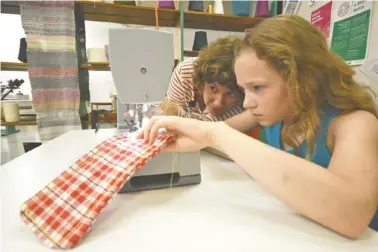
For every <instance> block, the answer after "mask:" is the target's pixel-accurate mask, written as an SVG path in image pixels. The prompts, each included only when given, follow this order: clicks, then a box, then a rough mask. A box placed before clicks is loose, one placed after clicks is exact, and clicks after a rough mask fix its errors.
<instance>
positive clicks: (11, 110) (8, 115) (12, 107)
mask: <svg viewBox="0 0 378 252" xmlns="http://www.w3.org/2000/svg"><path fill="white" fill-rule="evenodd" d="M3 109H4V119H5V121H6V122H18V121H20V107H19V105H18V104H17V103H15V102H7V103H4V104H3Z"/></svg>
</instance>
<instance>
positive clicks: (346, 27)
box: [331, 0, 373, 65]
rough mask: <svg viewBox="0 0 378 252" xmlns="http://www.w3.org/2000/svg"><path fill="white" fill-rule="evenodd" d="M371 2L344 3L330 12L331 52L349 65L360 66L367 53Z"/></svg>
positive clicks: (362, 0)
mask: <svg viewBox="0 0 378 252" xmlns="http://www.w3.org/2000/svg"><path fill="white" fill-rule="evenodd" d="M372 6H373V1H367V0H359V1H345V2H343V3H342V4H340V5H339V6H338V7H337V8H333V10H332V19H333V20H332V24H333V25H332V27H333V28H332V38H331V50H332V51H334V52H336V53H337V54H338V55H340V56H341V57H342V58H343V59H344V60H345V62H346V63H347V64H349V65H360V64H363V63H364V60H365V58H366V55H367V51H368V42H369V33H370V29H371V28H370V27H371V16H372Z"/></svg>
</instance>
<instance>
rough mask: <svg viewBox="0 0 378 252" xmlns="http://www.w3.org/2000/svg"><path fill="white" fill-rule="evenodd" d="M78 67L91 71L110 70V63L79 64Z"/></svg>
mask: <svg viewBox="0 0 378 252" xmlns="http://www.w3.org/2000/svg"><path fill="white" fill-rule="evenodd" d="M80 68H84V69H88V70H91V71H110V65H105V64H104V65H88V64H84V65H81V66H80Z"/></svg>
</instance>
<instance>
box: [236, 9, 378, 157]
mask: <svg viewBox="0 0 378 252" xmlns="http://www.w3.org/2000/svg"><path fill="white" fill-rule="evenodd" d="M251 49H252V50H253V51H254V52H255V53H256V55H257V56H258V58H259V59H261V60H264V61H266V62H268V63H269V64H270V65H271V66H273V67H274V68H275V69H276V71H277V72H279V73H280V74H281V76H282V77H283V79H284V80H285V81H286V86H287V90H288V94H289V98H290V100H292V101H293V102H294V104H295V107H296V110H295V112H294V113H293V115H292V119H293V120H292V121H293V122H294V123H292V124H291V125H290V126H289V127H287V128H285V129H284V131H283V132H282V140H283V141H284V142H285V143H287V144H288V145H290V146H291V147H293V148H294V149H296V150H297V151H298V143H297V141H296V140H295V138H294V135H296V134H298V133H299V134H300V133H302V134H304V135H305V137H306V141H307V144H308V146H309V148H308V153H307V158H309V157H311V154H312V152H313V150H314V148H315V146H314V142H315V136H316V132H317V130H318V128H319V127H320V118H319V115H320V112H321V110H322V108H323V107H324V106H325V105H331V106H333V107H336V108H339V109H341V110H343V111H345V112H350V111H354V110H365V111H368V112H370V113H372V114H373V115H375V116H376V117H377V118H378V111H377V106H376V104H375V102H374V98H373V96H372V90H371V89H368V88H367V87H363V86H362V85H360V84H359V83H357V82H356V81H355V79H354V78H353V76H354V74H355V73H354V71H353V69H351V68H350V67H349V66H348V65H347V64H346V63H345V62H344V60H343V59H342V58H341V57H339V56H338V55H337V54H336V53H334V52H332V51H330V50H329V48H328V44H327V41H326V39H325V38H324V36H323V34H322V33H321V32H320V31H319V30H318V29H317V28H315V27H314V26H312V25H311V24H310V23H309V22H308V21H307V20H305V19H303V18H302V17H300V16H298V15H279V16H275V17H272V18H269V19H265V20H264V21H262V22H261V23H259V24H258V25H257V26H256V29H255V30H254V31H253V33H251V34H249V35H248V36H247V37H246V38H245V39H244V41H243V42H242V43H241V44H240V46H239V47H238V48H237V49H236V54H237V55H239V54H241V53H242V52H243V51H244V50H251Z"/></svg>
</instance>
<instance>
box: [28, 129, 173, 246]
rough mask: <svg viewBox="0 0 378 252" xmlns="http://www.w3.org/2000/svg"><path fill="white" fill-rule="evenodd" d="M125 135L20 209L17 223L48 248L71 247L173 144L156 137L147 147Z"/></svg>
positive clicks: (88, 155)
mask: <svg viewBox="0 0 378 252" xmlns="http://www.w3.org/2000/svg"><path fill="white" fill-rule="evenodd" d="M129 136H130V135H128V134H127V133H125V134H120V135H117V136H113V137H111V138H109V139H108V140H106V141H104V142H102V143H101V144H99V145H98V146H96V147H95V148H94V149H92V150H91V151H89V152H88V153H86V154H85V155H83V156H82V157H81V158H80V159H78V160H77V161H76V162H74V164H73V165H72V166H71V167H69V168H68V169H67V170H66V171H64V172H63V173H62V174H60V175H59V176H58V177H57V178H55V179H54V180H53V181H52V182H51V183H49V184H48V185H47V186H46V187H44V188H43V189H42V190H41V191H39V192H38V193H37V194H36V195H35V196H33V197H32V198H30V199H29V200H27V201H26V202H25V203H24V204H23V205H22V208H21V219H22V220H23V222H24V223H25V224H26V225H28V226H29V227H30V228H31V229H32V231H33V232H34V233H35V235H36V236H37V237H38V239H40V240H42V241H43V242H44V243H45V244H46V245H47V246H48V247H51V248H62V249H66V248H73V247H75V246H76V245H77V244H78V243H79V242H80V241H81V240H82V239H83V237H84V236H85V235H86V234H87V233H88V232H89V231H90V229H91V227H92V225H93V224H94V222H95V220H96V218H97V216H98V215H99V214H100V213H101V212H102V210H103V209H104V208H105V207H106V206H107V204H108V203H109V202H110V201H111V199H112V198H113V197H114V196H115V195H116V194H117V193H118V192H119V190H120V189H121V188H122V186H123V185H124V184H125V183H126V182H127V181H128V180H129V179H130V178H131V177H132V176H133V175H134V173H135V172H136V171H138V170H139V169H140V168H141V167H143V166H144V165H145V164H146V162H148V160H149V159H151V158H153V157H155V156H156V155H157V154H158V153H159V152H160V151H161V150H162V149H163V148H164V147H165V146H166V145H167V144H168V143H169V142H171V141H172V140H173V136H171V135H160V136H159V137H158V138H157V139H156V141H155V142H154V143H153V144H152V145H147V144H144V143H143V140H131V138H130V137H129Z"/></svg>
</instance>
